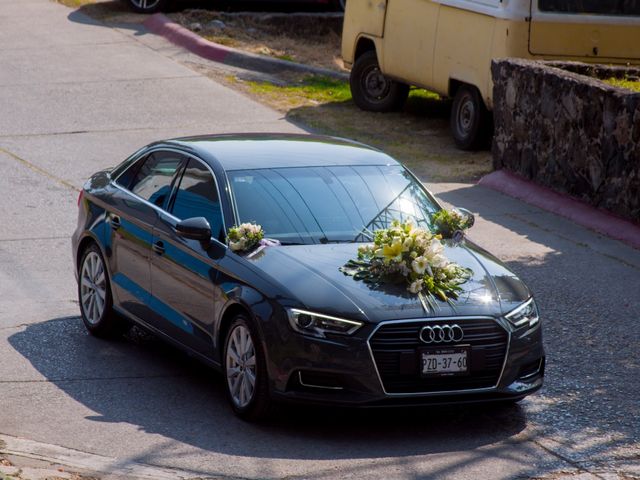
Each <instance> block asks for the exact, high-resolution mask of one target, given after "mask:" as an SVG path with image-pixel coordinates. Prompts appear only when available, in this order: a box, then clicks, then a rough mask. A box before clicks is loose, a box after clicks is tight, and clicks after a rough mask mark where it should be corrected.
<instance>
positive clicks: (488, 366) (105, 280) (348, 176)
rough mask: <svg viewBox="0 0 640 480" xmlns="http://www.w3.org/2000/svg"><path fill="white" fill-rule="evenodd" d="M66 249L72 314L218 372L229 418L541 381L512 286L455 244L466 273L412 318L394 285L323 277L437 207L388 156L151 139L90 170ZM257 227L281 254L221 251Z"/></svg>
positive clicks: (493, 391)
mask: <svg viewBox="0 0 640 480" xmlns="http://www.w3.org/2000/svg"><path fill="white" fill-rule="evenodd" d="M78 204H79V217H78V227H77V230H76V231H75V233H74V234H73V241H72V243H73V252H74V259H75V261H76V273H77V278H78V295H79V301H80V306H81V313H82V319H83V321H84V324H85V326H86V327H87V329H88V330H89V331H90V332H91V333H93V334H95V335H98V336H110V335H114V334H118V333H119V332H120V331H121V329H122V328H123V326H124V325H125V323H126V322H124V321H123V319H127V320H128V321H130V322H134V323H136V324H138V325H140V326H142V327H144V328H145V329H148V330H150V331H152V332H154V333H155V334H157V335H158V336H160V337H161V338H163V339H165V340H167V341H169V342H171V343H173V344H174V345H176V346H178V347H179V348H181V349H184V350H186V351H188V352H189V353H190V354H192V355H194V356H196V357H198V358H199V359H201V360H202V361H203V362H205V363H207V364H209V365H211V366H213V367H214V368H216V369H218V370H220V371H221V372H222V373H223V375H224V377H225V382H224V384H225V388H226V391H227V395H228V397H229V400H230V403H231V406H232V408H233V409H234V411H235V412H236V413H237V414H238V415H240V416H241V417H243V418H247V419H257V418H261V417H264V416H265V415H267V414H268V412H269V411H270V410H271V408H272V406H273V405H274V404H277V403H279V402H283V401H293V402H310V403H317V404H335V405H347V406H375V405H421V404H434V403H438V404H442V403H453V402H481V401H517V400H520V399H522V398H524V397H525V396H526V395H529V394H531V393H533V392H535V391H536V390H538V389H539V388H540V387H541V386H542V382H543V375H544V365H545V356H544V350H543V346H542V332H541V326H540V319H539V313H538V309H537V307H536V304H535V301H534V300H533V297H532V296H531V293H530V292H529V290H528V288H527V287H526V286H525V284H524V283H523V282H522V281H521V280H520V279H519V278H518V277H517V276H516V275H515V274H514V273H512V272H511V271H510V270H508V269H507V268H506V267H505V266H504V265H503V264H502V263H500V262H499V261H498V260H497V259H496V258H494V257H493V256H491V255H490V254H489V253H487V252H486V251H484V250H482V249H481V248H480V247H478V246H477V245H475V244H473V243H472V242H470V241H468V240H464V241H463V242H461V243H456V244H449V245H447V246H446V255H447V256H448V257H449V258H450V259H451V260H452V261H454V262H456V263H458V264H460V265H462V266H464V267H467V268H469V269H470V270H471V271H472V272H473V273H472V276H471V278H470V279H469V281H467V282H466V283H465V284H464V285H463V287H464V291H463V293H462V294H461V295H460V297H459V298H458V299H457V300H454V301H452V302H451V303H445V302H438V307H437V309H435V310H428V309H425V307H424V305H423V304H422V302H420V301H419V300H418V298H416V296H415V295H411V294H409V293H408V292H407V291H406V290H405V289H404V287H400V286H398V287H396V286H392V285H390V286H385V287H377V288H372V287H371V286H369V285H367V284H365V283H363V282H359V281H355V280H354V279H353V278H351V277H348V276H345V275H344V274H343V273H342V272H340V270H339V268H340V267H341V266H342V265H344V264H345V263H346V262H347V260H349V259H351V258H354V257H355V256H356V255H357V248H358V246H359V245H362V244H363V243H366V242H369V241H370V240H371V238H370V234H369V233H367V232H370V231H372V230H375V229H377V228H385V227H388V226H389V224H390V222H391V221H392V220H393V219H399V220H403V221H406V220H410V221H411V222H412V223H414V224H415V225H418V226H421V227H424V228H430V226H431V225H430V223H429V222H430V220H429V219H430V217H431V215H432V214H433V213H434V212H435V211H437V210H439V209H441V206H440V205H439V203H438V202H437V201H436V200H435V198H434V197H433V196H432V195H431V194H430V193H429V192H428V191H427V190H426V189H425V188H424V186H423V185H422V184H421V183H420V182H419V181H417V180H416V178H415V177H414V176H413V175H412V174H411V173H410V172H409V171H408V170H406V169H405V168H404V167H403V166H402V165H401V164H399V163H398V162H397V161H395V160H394V159H392V158H391V157H389V156H388V155H385V154H384V153H382V152H380V151H378V150H375V149H373V148H370V147H367V146H365V145H362V144H358V143H355V142H351V141H347V140H341V139H335V138H327V137H316V136H308V135H280V134H255V135H249V134H244V135H219V136H208V137H194V138H183V139H176V140H167V141H163V142H157V143H154V144H151V145H149V146H147V147H144V148H143V149H141V150H139V151H138V152H136V153H135V154H133V155H132V156H131V157H130V158H128V159H127V160H125V161H124V162H123V163H121V164H120V165H119V166H117V167H115V168H114V169H112V170H105V171H102V172H98V173H96V174H95V175H94V176H93V177H92V178H91V179H90V180H89V181H88V182H87V183H86V185H85V186H84V189H83V190H82V192H81V194H80V198H79V201H78ZM243 222H255V223H257V224H260V225H262V227H263V228H264V231H265V232H266V234H267V236H268V237H269V238H272V239H274V240H278V241H279V242H280V246H273V247H267V248H265V249H264V250H262V251H261V252H260V253H259V254H258V255H254V256H247V255H239V254H236V253H234V252H232V251H231V250H230V249H229V248H228V247H227V245H226V243H225V241H226V232H227V230H228V229H229V228H230V227H231V226H233V225H238V224H240V223H243Z"/></svg>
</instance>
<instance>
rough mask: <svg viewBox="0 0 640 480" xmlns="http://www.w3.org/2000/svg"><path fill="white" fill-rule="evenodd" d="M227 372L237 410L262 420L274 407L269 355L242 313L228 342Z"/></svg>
mask: <svg viewBox="0 0 640 480" xmlns="http://www.w3.org/2000/svg"><path fill="white" fill-rule="evenodd" d="M223 362H224V376H225V385H226V390H227V396H228V398H229V401H230V403H231V407H232V408H233V411H234V412H235V413H236V415H238V416H239V417H240V418H242V419H244V420H251V421H253V420H260V419H263V418H265V417H267V416H268V415H269V413H270V412H271V410H272V400H271V398H270V394H269V386H268V378H267V368H266V362H265V355H264V351H263V348H262V344H261V343H260V340H259V336H258V333H257V330H256V328H255V327H254V325H253V323H252V322H251V321H250V320H249V319H248V318H246V317H245V316H244V315H238V316H237V317H236V318H235V319H234V320H233V321H232V323H231V326H230V327H229V331H228V333H227V338H226V341H225V343H224V353H223Z"/></svg>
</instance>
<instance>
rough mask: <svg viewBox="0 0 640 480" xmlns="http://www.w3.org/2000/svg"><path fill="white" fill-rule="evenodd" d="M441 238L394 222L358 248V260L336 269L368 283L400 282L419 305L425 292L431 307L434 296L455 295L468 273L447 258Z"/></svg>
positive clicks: (444, 298) (442, 297)
mask: <svg viewBox="0 0 640 480" xmlns="http://www.w3.org/2000/svg"><path fill="white" fill-rule="evenodd" d="M441 240H442V237H441V236H440V235H434V234H432V233H431V232H429V231H428V230H425V229H422V228H414V227H413V225H412V224H410V223H400V222H398V221H394V222H393V224H392V226H391V228H388V229H383V230H377V231H376V232H374V240H373V245H366V246H362V247H360V248H359V249H358V259H357V260H350V261H349V262H347V264H346V265H344V266H343V267H341V269H340V270H341V271H342V272H343V273H345V274H346V275H351V276H353V277H354V278H355V279H356V280H363V281H365V282H368V283H373V284H383V283H394V284H401V283H404V284H406V285H407V290H408V291H409V292H411V293H413V294H417V295H419V296H420V300H421V301H422V302H423V305H424V303H425V302H424V297H423V295H426V297H427V301H428V302H429V303H430V305H431V306H432V307H435V304H434V302H433V299H435V298H437V299H440V300H442V301H444V302H448V301H451V299H456V298H458V293H459V292H461V291H462V287H461V286H460V285H461V284H463V283H464V282H466V281H467V280H468V279H469V278H470V276H471V271H470V270H468V269H466V268H463V267H461V266H460V265H458V264H456V263H453V262H451V261H449V260H448V259H447V257H446V256H445V255H444V246H443V245H442V241H441ZM425 308H426V306H425Z"/></svg>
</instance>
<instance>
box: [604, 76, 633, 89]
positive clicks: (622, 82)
mask: <svg viewBox="0 0 640 480" xmlns="http://www.w3.org/2000/svg"><path fill="white" fill-rule="evenodd" d="M604 82H605V83H608V84H609V85H613V86H614V87H620V88H626V89H627V90H631V91H633V92H640V80H637V79H636V80H632V79H628V78H608V79H606V80H604Z"/></svg>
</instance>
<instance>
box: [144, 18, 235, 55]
mask: <svg viewBox="0 0 640 480" xmlns="http://www.w3.org/2000/svg"><path fill="white" fill-rule="evenodd" d="M143 25H144V26H145V27H146V28H147V30H149V31H151V32H153V33H155V34H157V35H160V36H162V37H164V38H166V39H167V40H169V41H170V42H171V43H173V44H175V45H178V46H180V47H183V48H186V49H187V50H189V51H190V52H192V53H195V54H196V55H199V56H201V57H203V58H206V59H208V60H212V61H214V62H220V63H224V60H225V58H226V57H227V55H229V54H230V53H232V51H233V50H232V49H230V48H228V47H225V46H224V45H219V44H217V43H214V42H210V41H208V40H205V39H204V38H202V37H201V36H199V35H197V34H195V33H193V32H192V31H191V30H188V29H186V28H184V27H181V26H180V25H178V24H177V23H174V22H172V21H171V19H170V18H169V17H167V16H166V15H163V14H162V13H156V14H154V15H151V16H150V17H149V18H147V19H146V20H145V21H144V22H143Z"/></svg>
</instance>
